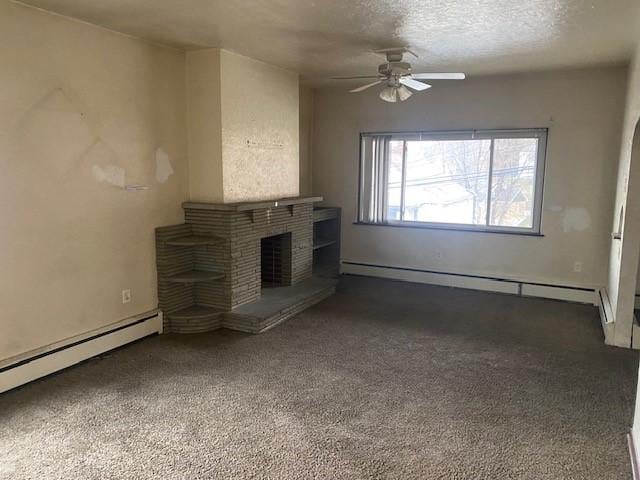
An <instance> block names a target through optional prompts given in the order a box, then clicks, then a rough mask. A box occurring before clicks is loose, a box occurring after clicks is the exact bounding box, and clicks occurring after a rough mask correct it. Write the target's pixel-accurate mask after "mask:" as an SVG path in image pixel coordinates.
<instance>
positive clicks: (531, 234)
mask: <svg viewBox="0 0 640 480" xmlns="http://www.w3.org/2000/svg"><path fill="white" fill-rule="evenodd" d="M353 224H354V225H365V226H368V227H391V228H413V229H417V230H440V231H452V232H469V233H492V234H499V235H518V236H521V237H544V235H543V234H542V233H538V232H526V231H525V232H517V231H510V230H481V229H477V228H464V227H458V226H453V227H449V226H442V227H439V226H437V225H433V224H425V225H414V224H407V223H369V222H353Z"/></svg>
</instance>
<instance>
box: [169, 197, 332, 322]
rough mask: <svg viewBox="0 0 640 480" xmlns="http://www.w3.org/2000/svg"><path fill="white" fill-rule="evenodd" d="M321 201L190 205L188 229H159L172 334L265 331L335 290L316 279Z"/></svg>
mask: <svg viewBox="0 0 640 480" xmlns="http://www.w3.org/2000/svg"><path fill="white" fill-rule="evenodd" d="M319 200H321V198H318V197H307V198H293V199H284V200H278V201H268V202H251V203H236V204H214V203H196V202H186V203H184V204H183V207H184V211H185V223H184V224H182V225H174V226H169V227H161V228H158V229H157V230H156V248H157V266H158V297H159V304H160V308H161V309H162V311H163V312H164V323H165V324H164V327H165V330H166V331H173V332H179V333H180V332H182V333H189V332H202V331H209V330H214V329H216V328H220V327H225V328H231V329H236V330H242V331H248V332H252V333H258V332H260V331H263V330H265V329H266V328H269V327H271V326H273V325H274V324H276V323H279V322H280V321H282V320H284V319H286V318H288V317H289V316H291V315H293V314H294V313H296V312H297V311H300V310H301V309H303V308H306V306H309V305H311V304H312V303H315V302H317V301H319V300H321V299H322V298H325V297H326V296H328V295H330V294H331V293H333V292H334V291H335V281H332V280H327V279H315V278H312V262H313V203H314V202H316V201H319Z"/></svg>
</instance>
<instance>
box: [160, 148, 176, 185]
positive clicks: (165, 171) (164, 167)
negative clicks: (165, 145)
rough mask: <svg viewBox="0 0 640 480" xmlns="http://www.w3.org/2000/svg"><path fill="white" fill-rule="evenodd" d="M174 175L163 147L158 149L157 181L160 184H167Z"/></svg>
mask: <svg viewBox="0 0 640 480" xmlns="http://www.w3.org/2000/svg"><path fill="white" fill-rule="evenodd" d="M173 173H174V172H173V167H172V166H171V161H170V160H169V155H168V154H167V152H165V151H164V150H162V148H161V147H158V149H157V150H156V180H157V181H158V183H166V182H167V180H169V177H170V176H171V175H173Z"/></svg>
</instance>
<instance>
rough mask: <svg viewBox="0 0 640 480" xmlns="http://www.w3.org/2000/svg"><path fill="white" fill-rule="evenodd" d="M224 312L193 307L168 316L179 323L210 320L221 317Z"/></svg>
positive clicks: (209, 308)
mask: <svg viewBox="0 0 640 480" xmlns="http://www.w3.org/2000/svg"><path fill="white" fill-rule="evenodd" d="M222 312H223V311H222V310H220V309H217V308H214V307H207V306H204V305H191V306H190V307H187V308H183V309H182V310H178V311H177V312H173V313H169V314H167V316H168V317H171V318H172V319H174V320H178V321H189V320H208V319H210V318H213V317H216V316H218V315H220V314H221V313H222Z"/></svg>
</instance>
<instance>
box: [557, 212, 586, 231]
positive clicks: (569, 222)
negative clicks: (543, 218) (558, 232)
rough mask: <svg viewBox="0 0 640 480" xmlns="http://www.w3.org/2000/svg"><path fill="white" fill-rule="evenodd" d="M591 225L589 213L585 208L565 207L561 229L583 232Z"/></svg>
mask: <svg viewBox="0 0 640 480" xmlns="http://www.w3.org/2000/svg"><path fill="white" fill-rule="evenodd" d="M590 227H591V215H589V211H588V210H587V209H586V208H565V210H564V215H563V217H562V229H563V231H564V232H565V233H568V232H572V231H575V232H583V231H585V230H587V229H589V228H590Z"/></svg>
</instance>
